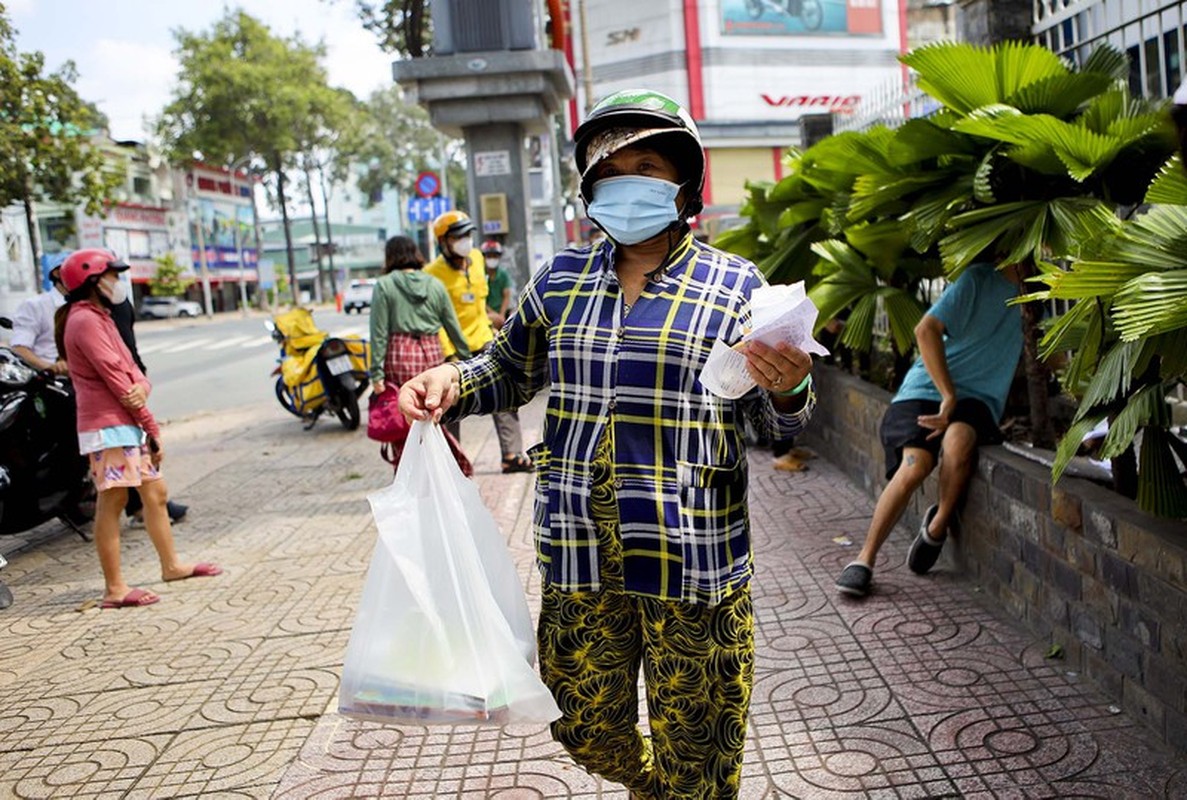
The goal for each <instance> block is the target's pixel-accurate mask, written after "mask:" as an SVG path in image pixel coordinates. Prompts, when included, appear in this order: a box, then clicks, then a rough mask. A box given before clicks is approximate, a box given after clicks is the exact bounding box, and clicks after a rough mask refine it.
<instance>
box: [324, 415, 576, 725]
mask: <svg viewBox="0 0 1187 800" xmlns="http://www.w3.org/2000/svg"><path fill="white" fill-rule="evenodd" d="M367 499H368V500H369V501H370V502H371V513H372V515H373V516H374V517H375V524H376V526H377V527H378V529H379V539H378V541H377V542H376V544H375V551H374V552H373V553H372V555H371V565H370V568H369V569H368V571H367V579H366V583H365V584H364V586H363V597H362V601H361V602H360V604H359V612H358V616H357V617H356V619H355V622H354V628H353V629H352V630H351V634H350V644H349V645H348V646H347V649H346V661H345V664H344V666H343V669H342V686H341V688H340V690H339V693H338V711H339V712H340V713H342V714H344V715H346V716H348V717H352V718H355V719H363V720H370V721H373V722H388V723H412V724H422V725H423V724H457V723H479V724H495V725H502V724H504V723H507V722H551V721H552V720H554V719H557V718H558V717H559V716H560V709H558V708H557V705H556V702H555V701H554V700H553V698H552V694H551V692H549V691H548V687H546V686H545V685H544V683H543V682H542V681H541V680H540V678H539V676H537V675H536V671H535V669H534V668H533V663H534V662H535V656H536V644H535V642H536V639H535V634H534V632H533V630H532V620H531V615H530V613H529V611H528V605H527V600H526V599H525V598H524V594H523V588H522V586H521V584H520V577H519V574H518V572H517V571H516V569H515V565H514V564H513V563H512V561H511V556H510V554H509V553H508V551H507V546H506V543H505V542H504V540H503V537H502V535H501V534H500V533H499V529H498V526H497V525H496V524H495V520H494V518H493V517H492V516H491V514H490V512H489V511H488V510H487V509H486V507H485V506H484V505H483V503H482V498H481V497H480V496H479V494H478V489H477V487H476V486H475V485H474V483H473V482H472V481H470V480H467V479H466V478H465V477H464V476H463V475H462V473H461V471H460V470H459V469H458V467H457V464H456V462H455V461H454V458H453V455H452V454H451V453H450V451H449V445H448V444H447V443H446V441H445V437H444V435H443V434H442V433H441V430H440V428H439V427H438V426H436V425H432V424H430V423H422V422H417V423H415V424H413V426H412V430H411V432H410V433H409V435H408V442H407V444H406V445H405V447H404V454H403V457H402V458H401V459H400V467H399V469H398V471H397V472H396V478H395V480H394V481H393V482H392V485H391V486H389V487H388V488H386V489H383V490H382V491H378V492H375V493H374V494H371V495H370V496H368V498H367Z"/></svg>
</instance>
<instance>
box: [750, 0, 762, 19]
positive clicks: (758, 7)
mask: <svg viewBox="0 0 1187 800" xmlns="http://www.w3.org/2000/svg"><path fill="white" fill-rule="evenodd" d="M762 11H763V8H762V0H746V13H747V14H749V15H750V18H751V19H758V18H759V17H761V16H762Z"/></svg>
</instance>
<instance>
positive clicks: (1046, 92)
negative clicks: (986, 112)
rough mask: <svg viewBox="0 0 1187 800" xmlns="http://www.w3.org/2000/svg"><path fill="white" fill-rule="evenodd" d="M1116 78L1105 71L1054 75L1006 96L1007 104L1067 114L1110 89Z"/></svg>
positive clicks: (1035, 110) (1044, 111)
mask: <svg viewBox="0 0 1187 800" xmlns="http://www.w3.org/2000/svg"><path fill="white" fill-rule="evenodd" d="M1112 82H1113V79H1112V78H1111V77H1110V76H1108V75H1104V74H1101V73H1093V72H1087V73H1080V74H1072V75H1050V76H1048V77H1046V78H1042V79H1040V80H1037V81H1035V82H1034V83H1030V84H1027V85H1026V86H1023V87H1022V88H1021V89H1019V90H1018V91H1016V92H1014V93H1013V94H1012V95H1009V96H1007V97H1006V98H1005V102H1006V105H1011V106H1014V107H1015V108H1017V109H1019V110H1020V111H1023V112H1026V113H1028V114H1051V115H1052V116H1056V117H1066V116H1068V115H1070V114H1071V113H1072V112H1074V111H1076V110H1077V109H1078V108H1079V107H1080V106H1082V105H1084V104H1085V103H1087V102H1088V101H1089V100H1091V99H1092V98H1093V97H1095V96H1096V95H1098V94H1100V93H1101V92H1103V91H1104V90H1105V89H1107V88H1109V86H1110V85H1111V84H1112Z"/></svg>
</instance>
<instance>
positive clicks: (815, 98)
mask: <svg viewBox="0 0 1187 800" xmlns="http://www.w3.org/2000/svg"><path fill="white" fill-rule="evenodd" d="M759 97H761V98H762V100H763V102H764V103H766V104H767V105H768V106H774V107H776V108H818V109H823V110H827V111H832V112H834V113H838V114H850V113H852V112H853V109H854V108H856V107H857V105H858V103H860V102H861V95H859V94H851V95H844V96H842V95H833V94H795V95H792V94H782V95H769V94H765V93H764V94H760V95H759Z"/></svg>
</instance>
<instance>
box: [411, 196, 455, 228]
mask: <svg viewBox="0 0 1187 800" xmlns="http://www.w3.org/2000/svg"><path fill="white" fill-rule="evenodd" d="M451 208H453V200H451V199H450V198H448V197H410V198H408V221H409V222H432V221H433V220H434V219H436V218H437V217H438V216H440V215H441V214H444V213H445V212H446V211H448V210H449V209H451Z"/></svg>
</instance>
